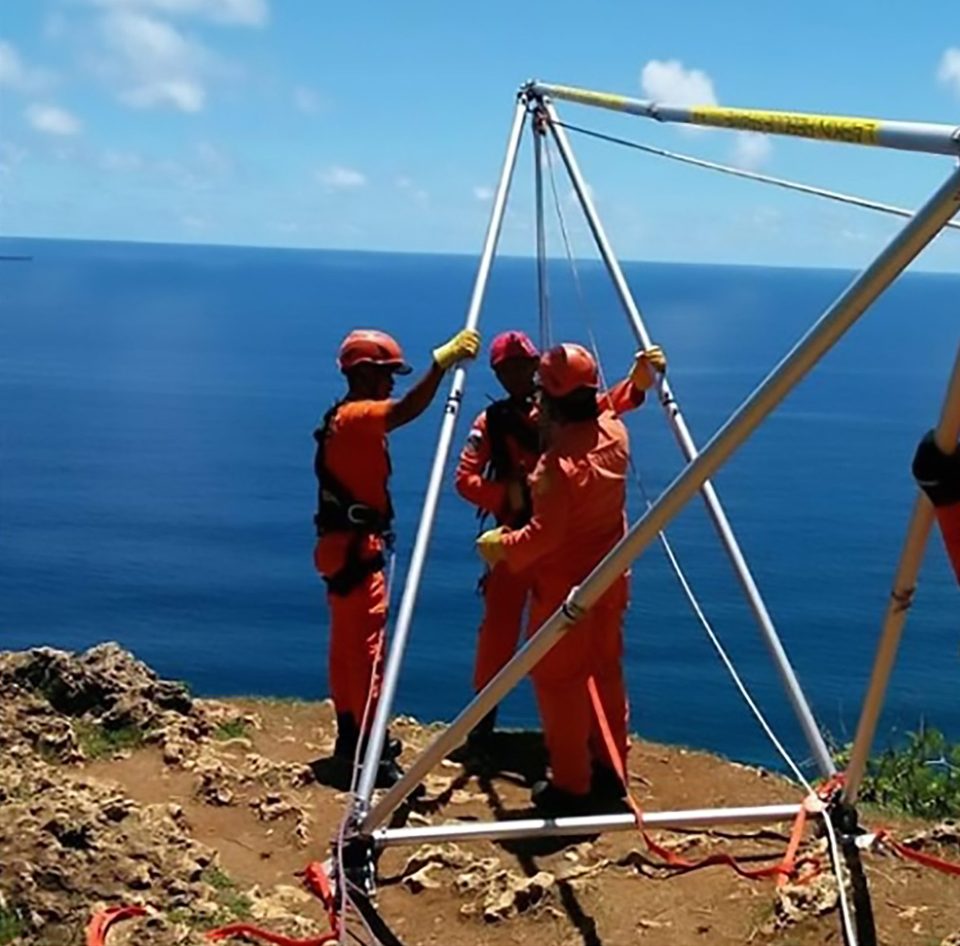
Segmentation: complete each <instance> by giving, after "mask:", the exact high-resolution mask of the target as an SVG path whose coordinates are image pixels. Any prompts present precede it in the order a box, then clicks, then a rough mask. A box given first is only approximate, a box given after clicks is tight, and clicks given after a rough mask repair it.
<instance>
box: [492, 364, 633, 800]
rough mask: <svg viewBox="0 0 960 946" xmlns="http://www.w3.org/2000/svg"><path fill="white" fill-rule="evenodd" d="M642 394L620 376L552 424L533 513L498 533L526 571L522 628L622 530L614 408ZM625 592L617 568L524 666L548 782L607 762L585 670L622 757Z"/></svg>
mask: <svg viewBox="0 0 960 946" xmlns="http://www.w3.org/2000/svg"><path fill="white" fill-rule="evenodd" d="M642 399H643V396H642V393H641V392H639V391H637V390H636V389H635V388H634V387H633V386H632V385H631V384H630V383H629V382H622V383H621V384H619V385H617V386H616V387H615V388H613V389H612V390H611V391H610V392H609V393H608V394H607V395H606V396H605V398H604V399H603V400H601V411H602V413H601V414H600V417H599V418H598V419H597V420H594V421H585V422H580V423H574V424H565V425H563V426H561V427H560V428H559V430H558V433H557V435H556V438H555V442H554V443H553V444H551V446H550V448H549V449H548V450H547V452H546V453H545V454H544V455H543V457H542V458H541V460H540V462H539V464H538V465H537V468H536V470H535V471H534V474H533V478H532V484H531V485H532V490H533V517H532V519H531V520H530V522H529V523H528V524H527V525H526V526H524V527H523V528H522V529H518V530H516V531H513V532H509V533H507V534H506V535H505V536H504V539H503V548H504V562H505V563H506V564H507V565H508V567H510V568H511V569H512V570H514V571H527V570H532V573H533V575H534V588H533V601H532V604H531V609H530V618H529V622H528V636H529V635H532V634H533V633H534V632H535V631H536V630H537V629H538V628H539V627H540V625H541V624H543V622H544V621H545V620H546V619H547V618H549V617H550V615H551V614H553V612H554V611H556V610H557V608H558V607H560V605H561V604H563V602H564V600H565V599H566V597H567V594H568V593H569V591H570V589H571V588H572V587H573V586H574V585H576V584H578V583H579V582H581V581H582V580H583V579H584V578H585V577H586V576H587V575H588V574H589V573H590V572H591V571H592V570H593V568H594V566H595V565H596V564H597V563H598V562H599V561H600V560H601V559H602V558H603V557H604V555H606V554H607V552H609V551H610V549H611V548H613V546H614V545H616V543H617V542H618V541H619V540H620V539H621V538H622V537H623V535H624V534H625V532H626V527H627V520H626V512H625V504H626V472H627V464H628V460H629V439H628V436H627V429H626V427H625V426H624V424H623V422H622V421H621V420H620V419H619V416H618V415H619V414H621V413H623V412H624V411H626V410H629V409H630V408H632V407H635V406H637V405H638V404H639V403H640V402H641V401H642ZM628 598H629V578H628V576H627V575H623V576H621V577H620V578H619V579H618V580H617V581H616V582H615V583H614V585H613V586H612V587H611V588H610V589H609V590H608V591H607V592H606V594H604V596H603V597H602V598H601V599H600V600H599V601H598V602H597V603H596V604H595V605H594V606H593V608H591V610H590V611H589V612H588V613H587V614H586V615H585V616H584V617H583V618H582V619H581V620H580V621H578V622H577V623H576V624H575V625H574V626H573V627H572V628H571V629H570V630H569V631H568V633H567V634H565V635H564V636H563V637H562V638H561V639H560V641H558V642H557V643H556V644H555V645H554V647H553V648H552V649H551V650H550V651H549V653H547V654H546V656H544V658H543V659H542V660H541V661H540V662H539V663H538V664H537V665H536V667H534V668H533V671H532V672H531V677H532V678H533V686H534V692H535V693H536V698H537V703H538V706H539V708H540V716H541V720H542V723H543V734H544V739H545V741H546V744H547V751H548V752H549V755H550V766H551V768H552V770H553V774H552V782H553V784H554V785H555V786H556V787H557V788H559V789H563V790H564V791H566V792H571V793H573V794H577V795H584V794H586V793H587V792H589V790H590V781H591V761H592V760H598V761H600V762H601V763H603V764H605V765H607V766H608V767H612V764H611V760H610V757H609V755H608V753H607V751H606V747H605V746H604V743H603V740H602V738H601V736H600V732H599V728H598V727H597V723H596V719H595V717H594V714H593V711H592V708H591V705H590V697H589V695H588V692H587V680H588V679H589V677H591V676H592V677H593V678H594V680H595V681H596V684H597V689H598V691H599V694H600V699H601V702H602V704H603V708H604V713H605V715H606V717H607V719H608V720H609V723H610V728H611V731H612V733H613V737H614V741H615V743H616V745H617V746H618V747H619V752H620V756H621V761H622V762H623V763H624V764H625V762H626V756H627V719H628V716H629V707H628V705H627V696H626V690H625V688H624V682H623V669H622V666H621V658H622V656H623V614H624V611H625V610H626V607H627V603H628Z"/></svg>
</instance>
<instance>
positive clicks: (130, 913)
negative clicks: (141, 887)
mask: <svg viewBox="0 0 960 946" xmlns="http://www.w3.org/2000/svg"><path fill="white" fill-rule="evenodd" d="M146 912H147V911H146V910H145V909H144V908H143V907H110V908H109V909H107V910H101V911H100V912H99V913H95V914H94V915H93V916H92V917H91V918H90V922H89V923H88V924H87V946H106V943H107V933H108V932H109V931H110V927H111V926H113V924H114V923H119V922H120V921H121V920H129V919H132V918H133V917H135V916H144V915H145V914H146Z"/></svg>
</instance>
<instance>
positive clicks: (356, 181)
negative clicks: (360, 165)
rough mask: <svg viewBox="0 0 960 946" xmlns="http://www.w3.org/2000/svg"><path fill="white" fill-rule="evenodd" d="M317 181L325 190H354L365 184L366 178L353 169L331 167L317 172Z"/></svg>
mask: <svg viewBox="0 0 960 946" xmlns="http://www.w3.org/2000/svg"><path fill="white" fill-rule="evenodd" d="M317 180H318V181H319V182H320V183H321V184H323V186H324V187H326V188H327V190H336V191H340V190H355V189H356V188H358V187H363V186H364V185H365V184H366V183H367V179H366V177H365V176H364V175H363V174H362V173H361V172H360V171H358V170H356V169H355V168H345V167H340V166H339V165H333V166H331V167H328V168H322V169H321V170H319V171H317Z"/></svg>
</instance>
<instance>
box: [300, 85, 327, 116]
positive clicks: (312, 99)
mask: <svg viewBox="0 0 960 946" xmlns="http://www.w3.org/2000/svg"><path fill="white" fill-rule="evenodd" d="M293 104H294V105H295V106H296V108H297V109H298V110H299V111H301V112H303V114H304V115H317V114H319V112H320V110H321V109H322V108H323V101H322V99H321V98H320V96H319V94H318V93H317V92H315V91H314V90H313V89H311V88H308V87H307V86H305V85H298V86H297V87H296V88H295V89H294V90H293Z"/></svg>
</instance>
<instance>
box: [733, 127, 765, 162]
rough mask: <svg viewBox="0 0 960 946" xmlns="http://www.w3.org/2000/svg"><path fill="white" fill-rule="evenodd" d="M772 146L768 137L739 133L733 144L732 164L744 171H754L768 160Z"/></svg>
mask: <svg viewBox="0 0 960 946" xmlns="http://www.w3.org/2000/svg"><path fill="white" fill-rule="evenodd" d="M772 153H773V144H772V142H771V141H770V138H769V136H768V135H763V134H760V133H759V132H756V131H739V132H737V136H736V139H735V141H734V143H733V158H732V160H733V163H734V164H735V165H736V166H737V167H738V168H743V169H744V170H746V171H755V170H756V169H757V168H759V167H762V166H763V165H764V164H766V163H767V161H769V160H770V155H771V154H772Z"/></svg>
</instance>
